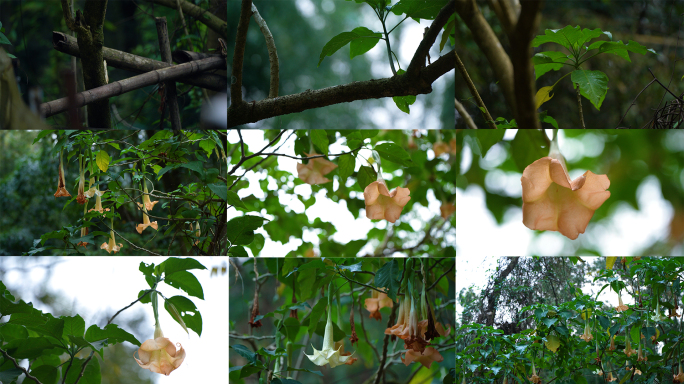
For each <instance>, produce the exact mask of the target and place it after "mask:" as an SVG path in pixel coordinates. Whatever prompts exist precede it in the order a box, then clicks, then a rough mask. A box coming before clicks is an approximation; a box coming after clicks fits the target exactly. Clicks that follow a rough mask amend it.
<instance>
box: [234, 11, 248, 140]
mask: <svg viewBox="0 0 684 384" xmlns="http://www.w3.org/2000/svg"><path fill="white" fill-rule="evenodd" d="M251 16H252V0H242V6H241V7H240V21H238V27H237V35H236V36H235V49H234V50H233V68H232V70H233V74H232V76H231V78H230V97H231V107H232V106H235V105H237V106H240V105H242V104H243V101H242V64H243V62H244V60H245V45H247V30H248V29H249V19H250V17H251ZM228 109H229V110H230V108H228ZM228 121H230V117H228ZM229 128H230V127H229Z"/></svg>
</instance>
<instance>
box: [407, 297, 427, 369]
mask: <svg viewBox="0 0 684 384" xmlns="http://www.w3.org/2000/svg"><path fill="white" fill-rule="evenodd" d="M408 323H409V327H408V337H407V338H405V339H404V348H405V349H410V350H413V351H414V352H419V353H421V354H422V353H423V352H424V351H425V347H426V346H427V345H428V344H430V343H429V342H428V341H427V340H425V339H423V337H422V333H421V332H420V330H419V328H418V313H417V311H416V301H415V300H411V311H410V312H409V322H408ZM407 365H408V364H407Z"/></svg>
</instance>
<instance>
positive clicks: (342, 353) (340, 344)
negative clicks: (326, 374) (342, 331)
mask: <svg viewBox="0 0 684 384" xmlns="http://www.w3.org/2000/svg"><path fill="white" fill-rule="evenodd" d="M335 350H339V351H340V356H349V360H347V362H346V363H345V364H346V365H352V364H354V362H355V361H356V360H358V359H357V358H356V357H351V355H352V353H351V352H345V351H344V341H336V342H335Z"/></svg>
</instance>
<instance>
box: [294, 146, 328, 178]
mask: <svg viewBox="0 0 684 384" xmlns="http://www.w3.org/2000/svg"><path fill="white" fill-rule="evenodd" d="M304 154H305V155H306V157H311V156H317V155H318V154H317V153H316V152H312V153H306V152H305V153H304ZM335 168H337V164H335V163H333V162H331V161H328V160H326V159H324V158H322V157H316V158H314V159H309V162H308V163H307V164H301V163H299V164H297V176H299V178H300V179H301V180H302V181H303V182H305V183H307V184H311V185H316V184H325V183H328V182H330V179H328V178H326V177H324V176H325V175H327V174H328V173H330V172H332V171H333V169H335Z"/></svg>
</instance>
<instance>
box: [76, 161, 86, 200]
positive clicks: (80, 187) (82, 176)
mask: <svg viewBox="0 0 684 384" xmlns="http://www.w3.org/2000/svg"><path fill="white" fill-rule="evenodd" d="M78 165H79V168H80V176H79V179H78V196H76V202H77V203H79V204H85V203H86V202H87V201H88V199H86V196H85V193H84V189H85V167H84V166H83V161H82V160H81V159H80V158H79V161H78Z"/></svg>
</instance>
